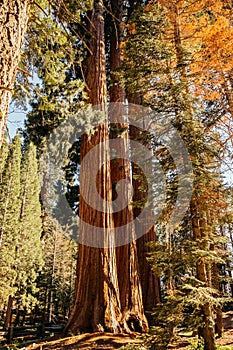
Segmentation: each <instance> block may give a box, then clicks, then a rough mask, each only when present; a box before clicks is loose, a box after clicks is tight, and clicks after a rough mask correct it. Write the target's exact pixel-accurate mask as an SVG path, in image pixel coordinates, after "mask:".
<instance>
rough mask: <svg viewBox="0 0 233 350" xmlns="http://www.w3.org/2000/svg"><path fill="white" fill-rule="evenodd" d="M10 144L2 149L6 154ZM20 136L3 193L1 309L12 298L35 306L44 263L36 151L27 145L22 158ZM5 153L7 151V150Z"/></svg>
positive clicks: (11, 152) (8, 163)
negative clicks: (37, 283)
mask: <svg viewBox="0 0 233 350" xmlns="http://www.w3.org/2000/svg"><path fill="white" fill-rule="evenodd" d="M6 147H7V145H6V144H5V145H4V146H3V148H2V152H5V151H6ZM21 148H22V147H21V140H20V137H19V135H17V136H16V137H15V138H14V140H13V142H12V144H10V145H9V153H8V157H7V158H6V162H5V168H4V170H3V172H2V183H1V191H0V221H1V244H0V252H1V254H0V274H1V286H0V307H1V309H2V308H3V307H4V305H5V303H6V302H7V299H8V297H9V296H10V295H11V296H12V297H13V298H14V299H15V300H16V302H17V303H18V307H22V308H23V307H25V308H27V309H30V308H31V307H33V306H34V305H35V303H36V298H35V294H36V291H37V289H36V285H35V281H36V278H37V275H38V272H39V271H40V269H41V266H42V264H43V258H42V250H41V243H40V237H41V208H40V201H39V191H40V183H39V175H38V165H37V159H36V149H35V147H34V146H33V145H28V148H27V149H26V151H25V153H24V155H23V159H22V149H21ZM4 150H5V151H4Z"/></svg>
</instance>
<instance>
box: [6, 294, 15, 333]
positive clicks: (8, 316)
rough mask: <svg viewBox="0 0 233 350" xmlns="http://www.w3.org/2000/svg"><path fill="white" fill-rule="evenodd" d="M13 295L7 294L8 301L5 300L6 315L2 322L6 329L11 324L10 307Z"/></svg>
mask: <svg viewBox="0 0 233 350" xmlns="http://www.w3.org/2000/svg"><path fill="white" fill-rule="evenodd" d="M13 301H14V299H13V297H12V296H11V295H9V297H8V302H7V309H6V317H5V322H4V329H5V330H7V329H8V328H9V327H10V325H11V313H12V307H13Z"/></svg>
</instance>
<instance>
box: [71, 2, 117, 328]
mask: <svg viewBox="0 0 233 350" xmlns="http://www.w3.org/2000/svg"><path fill="white" fill-rule="evenodd" d="M103 13H104V10H103V1H102V0H95V1H94V8H93V10H92V11H91V15H90V28H89V31H90V34H91V40H90V55H89V57H88V59H87V69H86V72H87V73H86V84H87V89H88V93H89V102H90V103H91V104H92V105H99V106H100V108H101V109H102V110H103V111H106V103H107V91H106V68H105V39H104V17H103ZM105 122H106V124H105V125H103V126H100V127H99V128H98V130H97V131H96V132H95V134H94V135H92V136H89V137H88V136H86V135H84V137H83V139H82V148H81V161H82V159H83V158H84V156H85V155H86V154H87V153H88V152H89V151H90V150H91V148H92V147H94V146H96V145H97V144H99V143H100V142H102V141H103V142H104V141H106V140H108V127H107V120H106V121H105ZM99 156H100V157H102V158H101V159H103V164H104V166H103V167H102V169H101V171H100V172H99V174H98V179H97V181H96V186H97V190H98V192H99V193H100V194H101V196H102V198H104V199H105V200H106V201H107V202H111V181H110V165H109V161H108V152H106V149H103V148H102V149H101V146H100V154H99ZM92 166H93V164H89V167H90V172H89V174H91V169H92ZM80 181H81V183H80V188H81V189H82V191H83V192H85V191H88V190H89V188H90V186H89V182H90V181H95V179H93V178H92V179H91V178H90V177H87V176H86V174H83V173H82V172H81V174H80ZM96 200H97V199H96V198H93V208H94V207H95V202H96ZM93 208H90V206H88V205H87V203H86V202H85V200H84V198H83V197H82V196H80V207H79V216H80V218H81V220H82V221H85V222H86V223H88V224H89V225H91V226H92V234H93V239H95V240H96V242H98V240H99V237H98V233H97V231H98V230H96V227H97V226H98V227H102V228H105V234H106V238H107V239H110V238H111V237H110V231H109V229H111V228H113V218H112V214H108V213H106V214H105V213H102V212H99V211H97V210H95V209H93ZM85 234H86V232H85V229H84V227H83V224H82V222H81V224H80V229H79V236H80V238H81V239H82V237H85ZM121 318H122V316H121V312H120V298H119V289H118V281H117V267H116V256H115V248H93V247H89V246H86V245H82V244H79V249H78V262H77V283H76V296H75V305H74V309H73V312H72V315H71V317H70V320H69V321H68V324H67V327H66V329H65V332H69V331H71V332H72V333H76V332H77V331H91V330H92V331H103V330H108V331H111V332H119V331H121V330H122V327H121Z"/></svg>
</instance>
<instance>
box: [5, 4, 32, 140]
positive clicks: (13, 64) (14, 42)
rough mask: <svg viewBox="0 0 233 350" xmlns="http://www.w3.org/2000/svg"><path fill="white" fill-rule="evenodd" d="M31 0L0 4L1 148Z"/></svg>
mask: <svg viewBox="0 0 233 350" xmlns="http://www.w3.org/2000/svg"><path fill="white" fill-rule="evenodd" d="M29 3H30V2H29V0H3V1H1V4H0V147H1V145H2V140H3V135H4V129H5V126H6V119H7V116H8V110H9V103H10V101H11V98H12V92H13V88H14V82H15V78H16V75H17V68H18V64H19V59H20V53H21V48H22V45H23V42H24V37H25V34H26V29H27V22H28V12H29Z"/></svg>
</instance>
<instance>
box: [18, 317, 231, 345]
mask: <svg viewBox="0 0 233 350" xmlns="http://www.w3.org/2000/svg"><path fill="white" fill-rule="evenodd" d="M191 339H194V340H195V338H190V337H182V338H180V340H179V341H177V342H176V343H174V344H172V345H171V346H169V348H168V349H171V350H174V349H175V350H184V349H188V345H189V341H190V340H191ZM140 342H141V341H140V339H139V335H137V334H135V335H134V336H133V335H132V336H129V335H124V334H118V335H114V334H111V333H101V332H99V333H88V334H81V335H78V336H75V337H69V338H64V339H57V340H53V341H49V342H43V343H39V344H33V345H30V346H27V347H25V348H24V349H25V350H75V349H81V350H84V349H85V350H92V349H93V350H94V349H95V350H114V349H119V348H120V347H122V346H124V345H127V344H129V343H131V344H135V345H136V344H140ZM217 344H218V345H224V346H228V347H229V348H230V349H233V311H230V312H227V313H225V314H224V336H223V337H222V338H221V339H217Z"/></svg>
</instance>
